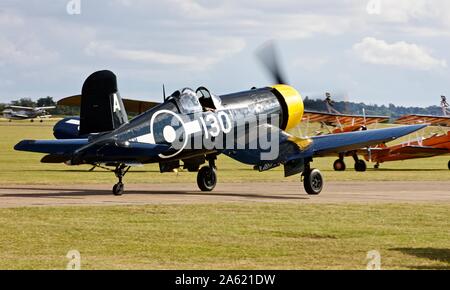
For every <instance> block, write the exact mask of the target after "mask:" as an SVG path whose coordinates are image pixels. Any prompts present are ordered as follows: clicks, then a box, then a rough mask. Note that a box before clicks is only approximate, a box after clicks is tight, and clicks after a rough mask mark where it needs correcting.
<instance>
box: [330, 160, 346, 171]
mask: <svg viewBox="0 0 450 290" xmlns="http://www.w3.org/2000/svg"><path fill="white" fill-rule="evenodd" d="M333 168H334V171H345V169H346V166H345V162H344V160H341V159H338V160H336V161H334V164H333Z"/></svg>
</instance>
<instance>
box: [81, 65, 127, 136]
mask: <svg viewBox="0 0 450 290" xmlns="http://www.w3.org/2000/svg"><path fill="white" fill-rule="evenodd" d="M124 123H128V116H127V113H126V111H125V107H124V105H123V102H122V99H121V97H120V94H119V90H118V89H117V78H116V75H115V74H114V73H113V72H111V71H107V70H104V71H98V72H95V73H93V74H92V75H90V76H89V77H88V78H87V79H86V81H85V82H84V85H83V89H82V93H81V108H80V132H79V134H80V135H85V134H91V133H101V132H109V131H112V130H115V129H117V128H118V127H120V126H121V125H122V124H124Z"/></svg>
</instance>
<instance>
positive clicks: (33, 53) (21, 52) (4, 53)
mask: <svg viewBox="0 0 450 290" xmlns="http://www.w3.org/2000/svg"><path fill="white" fill-rule="evenodd" d="M57 59H58V53H56V52H54V51H51V50H48V49H46V48H45V47H43V46H42V45H41V44H40V43H39V41H37V40H35V39H33V38H29V37H25V38H24V39H18V40H15V41H11V40H9V39H7V38H5V37H0V64H3V65H4V64H12V65H19V66H33V65H42V64H47V65H48V64H50V63H52V62H54V61H56V60H57Z"/></svg>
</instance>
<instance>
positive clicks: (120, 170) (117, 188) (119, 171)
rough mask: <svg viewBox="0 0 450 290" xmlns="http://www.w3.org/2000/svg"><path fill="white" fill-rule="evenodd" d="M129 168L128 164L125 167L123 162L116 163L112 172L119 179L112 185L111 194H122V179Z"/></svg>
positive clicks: (123, 188)
mask: <svg viewBox="0 0 450 290" xmlns="http://www.w3.org/2000/svg"><path fill="white" fill-rule="evenodd" d="M130 168H131V167H130V166H128V167H127V166H126V165H125V164H119V165H117V167H116V170H114V174H115V175H116V177H117V178H118V179H119V182H118V183H117V184H116V185H114V187H113V194H114V195H115V196H121V195H123V194H124V192H125V186H124V184H123V182H122V180H123V177H124V176H125V174H127V173H128V171H129V170H130Z"/></svg>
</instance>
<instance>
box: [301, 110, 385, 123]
mask: <svg viewBox="0 0 450 290" xmlns="http://www.w3.org/2000/svg"><path fill="white" fill-rule="evenodd" d="M303 120H304V121H309V122H319V123H325V124H331V125H370V124H375V123H385V122H388V121H389V117H388V116H364V115H349V114H335V113H326V112H317V111H308V110H305V112H304V114H303Z"/></svg>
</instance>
